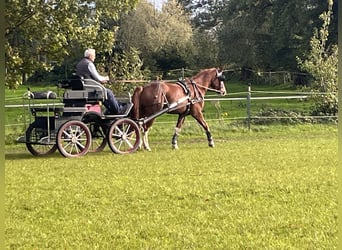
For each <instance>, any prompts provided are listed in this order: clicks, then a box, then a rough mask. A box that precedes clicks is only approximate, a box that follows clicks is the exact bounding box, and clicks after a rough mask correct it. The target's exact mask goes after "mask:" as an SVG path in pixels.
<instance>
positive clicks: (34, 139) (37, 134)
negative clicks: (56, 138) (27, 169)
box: [26, 122, 57, 156]
mask: <svg viewBox="0 0 342 250" xmlns="http://www.w3.org/2000/svg"><path fill="white" fill-rule="evenodd" d="M36 126H37V124H36V123H35V122H33V123H32V124H31V125H30V126H29V127H28V128H27V130H26V148H27V150H28V151H29V152H30V153H31V154H32V155H34V156H44V155H49V154H52V153H54V152H55V151H56V150H57V145H56V144H41V143H38V141H39V140H40V139H42V138H44V137H47V136H48V132H47V130H46V129H43V128H39V127H36Z"/></svg>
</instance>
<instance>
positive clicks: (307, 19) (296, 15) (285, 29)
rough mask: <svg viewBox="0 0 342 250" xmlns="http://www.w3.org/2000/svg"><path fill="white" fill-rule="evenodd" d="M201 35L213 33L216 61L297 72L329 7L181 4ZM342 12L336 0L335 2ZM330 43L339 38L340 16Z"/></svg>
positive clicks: (192, 0)
mask: <svg viewBox="0 0 342 250" xmlns="http://www.w3.org/2000/svg"><path fill="white" fill-rule="evenodd" d="M179 2H181V3H182V5H183V6H185V8H186V10H187V11H188V12H189V13H190V15H191V17H192V19H191V20H192V24H193V25H194V27H195V28H198V29H199V30H200V31H205V32H208V31H210V32H212V33H213V34H214V35H213V36H212V41H213V44H214V46H215V45H216V43H217V44H218V48H219V51H218V53H217V60H218V61H219V62H220V64H222V65H226V64H227V65H231V64H234V65H237V66H238V67H248V68H251V69H254V70H261V71H269V70H272V71H275V70H288V71H297V70H298V67H297V66H298V65H297V62H296V56H299V55H302V54H303V53H305V52H306V51H308V49H309V40H310V38H311V35H312V30H313V28H314V27H318V26H319V25H320V24H321V20H319V19H318V18H317V16H318V15H319V13H322V11H323V10H324V9H325V8H326V3H325V2H324V1H321V0H305V1H296V0H289V1H285V2H284V1H282V0H275V1H269V0H258V1H250V0H231V1H220V0H219V1H213V0H179ZM333 7H334V8H337V0H335V1H334V5H333ZM334 16H335V17H336V18H334V19H333V22H332V25H331V27H330V29H331V34H333V35H332V36H331V41H336V40H337V12H336V13H334Z"/></svg>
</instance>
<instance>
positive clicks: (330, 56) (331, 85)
mask: <svg viewBox="0 0 342 250" xmlns="http://www.w3.org/2000/svg"><path fill="white" fill-rule="evenodd" d="M328 3H329V6H328V10H327V11H326V12H323V13H322V14H321V15H320V18H321V19H322V20H323V25H322V27H321V28H320V29H319V30H318V29H315V31H314V35H313V37H312V38H311V42H310V45H311V49H310V52H309V53H308V55H307V59H305V60H304V61H303V60H301V59H300V58H297V59H298V63H299V66H300V67H301V68H302V69H303V70H305V71H307V72H309V73H310V74H311V75H312V76H313V78H314V85H313V86H312V88H313V91H314V92H317V94H316V95H314V97H313V98H314V100H315V107H314V110H313V113H314V114H315V115H336V114H337V111H338V96H337V95H338V93H337V92H338V81H337V65H338V47H337V45H334V44H333V45H331V44H327V41H328V36H329V24H330V20H331V17H332V13H331V10H332V4H333V3H332V1H331V0H329V1H328Z"/></svg>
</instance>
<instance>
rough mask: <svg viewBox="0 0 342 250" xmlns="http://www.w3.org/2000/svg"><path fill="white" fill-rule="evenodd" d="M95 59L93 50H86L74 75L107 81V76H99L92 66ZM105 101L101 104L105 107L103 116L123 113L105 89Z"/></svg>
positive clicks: (102, 81)
mask: <svg viewBox="0 0 342 250" xmlns="http://www.w3.org/2000/svg"><path fill="white" fill-rule="evenodd" d="M95 58H96V54H95V49H86V50H85V52H84V58H83V59H82V60H81V61H80V62H79V63H78V64H77V66H76V74H77V75H78V76H79V77H81V78H84V79H93V80H95V81H98V82H101V83H106V82H108V81H109V77H108V76H101V75H100V74H99V73H98V72H97V70H96V67H95V65H94V61H95ZM106 91H107V99H106V100H105V101H104V102H103V104H104V106H105V107H106V109H107V110H106V112H105V114H120V113H122V112H123V106H122V105H120V103H119V102H118V101H117V100H116V98H115V95H114V94H113V91H112V90H111V89H108V88H107V89H106Z"/></svg>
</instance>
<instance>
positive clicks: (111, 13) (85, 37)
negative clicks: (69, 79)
mask: <svg viewBox="0 0 342 250" xmlns="http://www.w3.org/2000/svg"><path fill="white" fill-rule="evenodd" d="M137 2H138V0H116V1H110V0H94V1H89V0H78V1H73V0H30V1H28V0H27V1H25V0H24V1H22V0H6V10H5V11H4V12H5V20H6V24H5V39H6V43H5V56H6V63H5V66H6V83H5V84H6V86H8V87H12V88H15V87H17V86H18V85H20V84H21V83H22V82H23V81H25V80H26V78H27V77H29V76H31V75H32V74H33V73H34V72H36V71H39V70H43V71H46V70H51V69H52V67H53V65H60V64H61V63H62V62H63V61H64V58H65V57H68V56H72V55H73V53H77V52H79V51H80V50H82V51H83V50H84V48H86V47H94V48H95V49H96V50H97V51H99V52H101V51H104V52H105V51H111V49H112V46H113V44H114V41H115V35H116V32H117V29H118V24H117V20H118V18H119V16H120V15H121V13H123V12H127V11H129V10H130V9H131V8H133V7H134V6H135V5H136V3H137Z"/></svg>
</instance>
